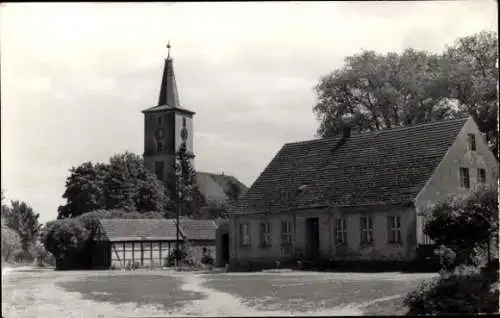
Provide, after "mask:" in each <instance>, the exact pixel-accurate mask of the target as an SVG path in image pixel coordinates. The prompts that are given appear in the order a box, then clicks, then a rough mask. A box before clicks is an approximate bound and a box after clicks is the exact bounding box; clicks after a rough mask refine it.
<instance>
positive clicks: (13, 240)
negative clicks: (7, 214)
mask: <svg viewBox="0 0 500 318" xmlns="http://www.w3.org/2000/svg"><path fill="white" fill-rule="evenodd" d="M1 232H2V233H1V234H2V261H9V260H10V259H11V256H12V255H13V253H14V252H15V251H17V250H20V249H21V248H22V244H21V238H20V237H19V234H17V232H16V231H14V230H13V229H11V228H8V227H7V226H5V225H4V224H3V222H2V231H1Z"/></svg>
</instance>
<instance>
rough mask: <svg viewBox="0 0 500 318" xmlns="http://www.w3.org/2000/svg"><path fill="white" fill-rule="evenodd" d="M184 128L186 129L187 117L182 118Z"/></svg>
mask: <svg viewBox="0 0 500 318" xmlns="http://www.w3.org/2000/svg"><path fill="white" fill-rule="evenodd" d="M182 127H186V117H182Z"/></svg>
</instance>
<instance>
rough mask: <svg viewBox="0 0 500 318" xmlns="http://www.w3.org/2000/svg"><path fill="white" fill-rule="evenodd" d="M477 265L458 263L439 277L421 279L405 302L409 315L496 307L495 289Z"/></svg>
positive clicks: (472, 311) (488, 310)
mask: <svg viewBox="0 0 500 318" xmlns="http://www.w3.org/2000/svg"><path fill="white" fill-rule="evenodd" d="M491 284H492V281H491V279H490V278H488V277H486V275H485V274H484V272H482V271H481V270H480V269H479V268H477V267H470V266H469V267H465V266H460V267H457V268H456V269H455V270H454V271H453V272H452V273H450V272H446V274H445V275H442V276H441V278H439V279H435V280H431V281H426V282H424V283H422V284H421V285H420V286H419V287H418V288H417V290H415V291H413V292H411V293H409V294H408V295H407V296H406V297H405V299H404V303H405V305H406V306H408V308H409V311H408V313H407V314H408V315H441V314H478V313H494V312H497V311H498V296H499V295H498V289H496V290H493V291H492V290H490V289H491Z"/></svg>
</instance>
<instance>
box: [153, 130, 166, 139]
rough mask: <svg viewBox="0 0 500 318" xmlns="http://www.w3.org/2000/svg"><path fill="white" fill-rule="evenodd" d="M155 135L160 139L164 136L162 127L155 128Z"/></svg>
mask: <svg viewBox="0 0 500 318" xmlns="http://www.w3.org/2000/svg"><path fill="white" fill-rule="evenodd" d="M155 137H156V139H162V138H163V137H165V132H164V131H163V129H161V128H158V129H156V131H155Z"/></svg>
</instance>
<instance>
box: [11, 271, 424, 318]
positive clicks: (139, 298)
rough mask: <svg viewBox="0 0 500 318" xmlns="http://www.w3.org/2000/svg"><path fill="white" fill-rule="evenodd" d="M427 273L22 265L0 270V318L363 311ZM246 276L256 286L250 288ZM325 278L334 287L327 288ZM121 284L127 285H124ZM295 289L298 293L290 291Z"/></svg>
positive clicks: (315, 313) (310, 313) (338, 313)
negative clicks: (361, 292) (35, 267)
mask: <svg viewBox="0 0 500 318" xmlns="http://www.w3.org/2000/svg"><path fill="white" fill-rule="evenodd" d="M425 277H429V275H403V274H357V273H356V274H346V273H342V274H335V273H300V272H299V273H297V272H291V273H281V274H270V273H269V274H268V273H266V274H264V273H253V274H206V275H201V274H194V273H176V272H162V271H154V272H139V271H137V272H118V271H76V272H55V271H52V270H33V269H31V270H30V269H26V268H24V269H16V270H14V271H10V272H6V273H4V271H3V270H2V315H3V317H5V318H15V317H37V318H45V317H47V318H54V317H75V318H76V317H78V318H84V317H92V318H95V317H106V318H107V317H168V316H175V317H179V316H290V315H310V316H317V315H331V316H333V315H361V314H363V313H364V312H365V308H368V307H370V306H373V305H374V304H377V303H380V302H383V301H386V300H391V299H395V298H398V297H399V296H400V295H399V294H400V292H401V290H402V289H401V288H399V287H397V286H402V285H405V286H409V285H408V281H411V282H412V283H411V284H410V285H411V286H413V285H416V284H417V283H418V281H420V280H422V279H423V278H425ZM119 278H122V279H119ZM148 279H149V281H148ZM134 280H135V281H134ZM377 280H378V281H381V282H388V281H389V282H392V283H389V284H386V285H384V286H396V287H392V288H393V290H385V291H384V293H383V294H382V293H381V292H380V291H379V290H377V289H376V288H375V289H373V288H371V289H370V288H363V286H365V287H366V286H372V287H373V281H377ZM249 281H253V282H254V283H253V284H254V286H260V285H262V286H260V289H258V290H257V289H254V290H252V285H251V284H250V283H249ZM353 281H354V282H355V283H351V285H349V284H348V282H353ZM125 282H127V283H125ZM262 282H270V284H271V285H269V286H271V287H270V288H271V290H274V291H276V290H277V289H281V290H282V291H286V292H287V293H286V292H283V293H281V294H279V293H278V294H276V292H274V294H273V295H271V296H266V295H265V293H266V291H267V290H268V289H269V288H266V287H265V286H264V285H263V283H262ZM394 282H396V283H394ZM397 282H400V284H398V283H397ZM329 284H330V285H331V284H334V285H331V287H330V288H328V286H329ZM370 284H372V285H370ZM126 285H130V287H127V288H125V286H126ZM120 286H121V287H120ZM234 286H236V287H234ZM245 286H246V288H245ZM280 286H281V287H280ZM334 286H336V287H335V288H333V287H334ZM235 288H236V289H237V290H236V289H235ZM360 288H361V289H363V290H366V289H370V290H373V291H374V293H372V294H367V296H363V297H364V298H363V297H361V296H359V297H357V298H356V297H354V298H352V300H353V302H351V303H349V299H350V298H351V297H347V298H344V299H342V300H341V301H337V302H331V301H330V299H332V298H335V297H336V296H335V295H338V294H339V293H341V294H345V293H351V294H352V295H356V294H357V292H356V289H360ZM384 288H385V289H387V288H391V287H387V288H386V287H384ZM312 290H322V292H321V295H319V294H316V296H314V295H313V294H312V293H311V291H312ZM263 292H264V294H262V293H263ZM300 293H301V295H302V297H296V296H297V295H298V294H300ZM261 294H262V295H261ZM358 294H359V293H358ZM290 295H295V296H293V297H295V300H294V301H295V303H294V305H293V306H290V305H286V306H284V305H283V302H287V304H290V303H291V302H293V301H290V299H292V298H288V299H287V297H292V296H290ZM311 295H313V296H311ZM368 295H371V296H368ZM273 297H274V298H273ZM314 297H319V298H318V299H314ZM366 297H369V298H368V299H366ZM299 298H300V299H299ZM328 301H330V302H328ZM301 303H302V305H301ZM325 304H326V305H325Z"/></svg>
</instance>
